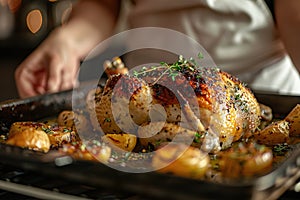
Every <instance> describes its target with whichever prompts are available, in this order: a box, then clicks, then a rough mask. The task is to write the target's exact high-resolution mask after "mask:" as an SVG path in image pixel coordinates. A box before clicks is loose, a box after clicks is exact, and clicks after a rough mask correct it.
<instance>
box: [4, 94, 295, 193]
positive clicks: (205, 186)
mask: <svg viewBox="0 0 300 200" xmlns="http://www.w3.org/2000/svg"><path fill="white" fill-rule="evenodd" d="M254 93H255V96H256V97H257V99H258V101H259V102H261V103H263V104H265V105H268V106H270V107H271V108H272V109H273V112H274V113H275V114H277V115H280V116H285V115H286V114H287V113H288V112H289V111H290V110H291V109H292V108H293V107H294V106H295V105H296V104H298V103H300V97H299V96H291V95H279V94H270V93H265V92H261V91H255V92H254ZM72 94H73V91H72V90H69V91H63V92H59V93H54V94H46V95H41V96H36V97H33V98H27V99H22V100H21V99H16V100H10V101H5V102H2V103H0V125H1V129H0V133H1V134H5V133H7V131H8V130H9V127H10V125H11V124H12V123H13V122H15V121H28V120H40V119H43V118H46V117H49V116H55V115H57V114H58V113H59V112H61V111H62V110H66V109H72V103H74V102H75V103H76V101H82V99H84V96H85V92H82V94H81V93H80V92H78V91H77V92H76V95H75V96H76V97H74V96H73V95H72ZM72 98H73V99H72ZM74 98H75V99H74ZM76 98H77V99H76ZM299 147H300V146H299V145H298V146H296V147H295V148H294V149H293V150H292V152H291V153H290V154H289V156H287V158H286V160H285V161H284V162H283V163H282V164H280V165H279V166H277V167H276V168H275V169H274V170H273V171H271V172H270V173H268V174H266V175H263V176H260V177H255V178H253V179H250V180H249V179H247V180H235V181H228V182H226V183H212V182H207V181H201V180H193V179H188V178H182V177H177V176H173V175H168V174H160V173H156V172H147V173H128V172H122V171H118V170H115V169H113V168H110V167H108V166H106V165H104V164H102V163H98V162H92V161H83V160H74V159H70V157H69V156H67V155H63V154H61V153H59V152H58V151H54V150H53V151H50V152H49V153H47V154H45V153H41V152H34V151H31V150H26V149H22V148H19V147H15V146H9V145H5V144H0V163H2V164H5V165H8V166H17V167H19V168H22V169H24V170H28V171H34V172H37V173H39V174H41V176H51V177H52V178H53V177H57V178H59V179H65V180H68V181H74V182H75V183H78V184H86V185H90V186H93V187H101V188H103V187H104V188H108V189H109V190H110V191H111V190H112V189H113V190H115V191H116V192H130V193H134V194H137V195H139V196H144V197H145V198H146V197H149V198H151V199H153V198H157V199H216V198H225V199H226V198H230V199H232V198H239V199H268V198H266V197H272V195H273V197H275V198H277V197H278V196H280V195H281V194H282V193H283V192H284V191H285V190H287V189H288V188H287V186H286V185H285V187H283V186H284V183H286V182H287V181H289V182H293V181H296V180H297V178H298V176H300V175H299V171H300V170H299V165H300V148H299ZM64 160H65V161H66V162H64ZM58 161H60V162H59V163H60V164H59V165H58V164H57V163H58ZM61 161H62V162H61ZM61 163H65V164H63V165H61ZM282 179H284V180H285V181H283V183H282V184H279V181H278V180H282ZM280 189H281V190H282V193H278V191H280ZM276 192H277V193H276ZM274 195H275V196H274Z"/></svg>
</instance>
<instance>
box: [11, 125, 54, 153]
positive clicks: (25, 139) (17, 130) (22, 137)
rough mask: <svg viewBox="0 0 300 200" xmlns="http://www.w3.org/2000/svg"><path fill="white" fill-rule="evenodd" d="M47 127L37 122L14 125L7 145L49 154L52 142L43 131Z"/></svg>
mask: <svg viewBox="0 0 300 200" xmlns="http://www.w3.org/2000/svg"><path fill="white" fill-rule="evenodd" d="M46 127H47V126H46V125H45V124H43V123H37V122H15V123H13V124H12V126H11V128H10V131H9V135H8V139H7V141H6V144H9V145H15V146H19V147H22V148H28V149H32V150H35V151H42V152H45V153H46V152H48V151H49V149H50V140H49V137H48V135H47V133H46V132H45V131H44V130H43V129H46Z"/></svg>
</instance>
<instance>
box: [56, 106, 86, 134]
mask: <svg viewBox="0 0 300 200" xmlns="http://www.w3.org/2000/svg"><path fill="white" fill-rule="evenodd" d="M57 123H58V125H59V126H65V127H67V128H70V129H72V130H74V131H77V132H79V133H84V132H86V131H88V130H89V129H88V128H89V123H88V120H87V117H86V116H85V115H84V114H80V113H77V112H74V111H69V110H65V111H62V112H61V113H59V115H58V117H57Z"/></svg>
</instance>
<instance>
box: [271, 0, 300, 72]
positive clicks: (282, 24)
mask: <svg viewBox="0 0 300 200" xmlns="http://www.w3.org/2000/svg"><path fill="white" fill-rule="evenodd" d="M275 17H276V22H277V27H278V30H279V34H280V36H281V38H282V41H283V42H284V45H285V48H286V50H287V52H288V54H289V55H290V57H291V59H292V61H293V63H294V65H295V66H296V68H297V69H298V72H300V37H299V36H300V1H299V0H285V1H283V0H275Z"/></svg>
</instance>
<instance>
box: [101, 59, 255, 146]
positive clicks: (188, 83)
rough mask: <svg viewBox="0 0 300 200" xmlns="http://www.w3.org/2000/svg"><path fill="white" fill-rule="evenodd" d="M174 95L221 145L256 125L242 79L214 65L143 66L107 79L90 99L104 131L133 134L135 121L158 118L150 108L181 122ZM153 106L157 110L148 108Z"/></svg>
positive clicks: (251, 98) (252, 102)
mask: <svg viewBox="0 0 300 200" xmlns="http://www.w3.org/2000/svg"><path fill="white" fill-rule="evenodd" d="M179 94H180V95H179ZM180 96H183V97H184V98H185V99H186V101H187V102H188V103H189V107H190V108H191V110H192V111H193V114H194V115H195V116H197V117H198V118H199V119H200V122H201V123H202V124H203V126H204V128H205V130H210V131H211V132H213V133H214V134H216V135H217V136H218V137H219V145H220V148H221V149H225V148H227V147H229V146H230V145H231V144H232V142H234V141H237V140H239V139H241V138H242V137H249V136H251V135H252V133H253V132H254V131H255V130H256V128H257V127H258V125H259V123H260V106H259V104H258V102H257V100H256V99H255V97H254V95H253V94H252V92H251V91H250V90H249V89H248V88H247V87H246V86H245V85H244V84H243V83H242V82H240V81H239V80H238V79H237V78H235V77H233V76H231V75H229V74H228V73H226V72H223V71H221V70H219V69H218V68H197V67H195V66H194V65H193V64H192V63H190V62H185V63H183V62H177V63H175V64H172V65H168V64H162V65H161V66H156V67H153V66H152V67H143V68H141V69H139V70H137V71H134V72H133V73H129V74H125V75H121V74H119V75H115V76H112V77H110V78H109V79H108V81H107V84H106V86H105V88H104V92H103V95H102V97H101V99H100V101H98V102H96V113H97V120H98V122H99V124H100V126H101V128H102V130H103V131H104V133H105V134H108V133H122V132H123V131H124V130H125V131H124V132H125V133H126V132H127V133H133V134H136V133H137V128H138V127H139V126H140V125H141V124H145V123H149V122H150V121H152V122H153V121H161V118H164V117H160V118H159V117H158V118H157V117H153V116H151V111H153V110H154V111H155V112H154V113H155V114H156V115H154V116H157V115H159V114H161V115H164V116H165V122H166V123H179V125H182V126H185V125H186V124H188V123H184V121H186V120H187V119H188V117H185V116H184V115H183V114H182V105H183V104H184V101H182V99H181V98H180ZM157 104H159V105H160V107H159V108H160V109H158V110H155V109H153V106H154V105H157ZM162 108H163V109H162ZM112 110H115V111H117V112H114V113H113V112H112ZM152 113H153V112H152ZM130 120H132V121H133V122H134V123H130V122H131V121H130ZM180 123H181V124H180ZM120 127H121V128H120ZM185 128H188V129H191V127H185ZM168 130H169V129H168ZM194 131H199V130H194ZM201 131H203V130H201ZM161 135H164V134H161ZM143 140H144V142H145V140H146V139H145V138H144V139H143ZM150 140H151V142H152V140H153V138H151V139H149V142H150ZM157 140H160V138H157Z"/></svg>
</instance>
